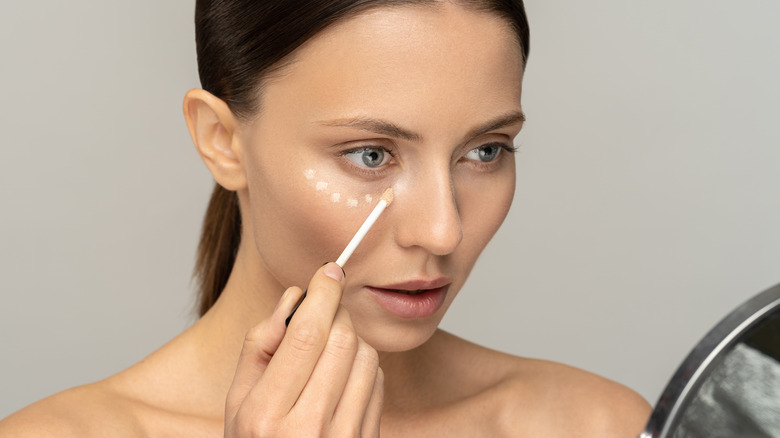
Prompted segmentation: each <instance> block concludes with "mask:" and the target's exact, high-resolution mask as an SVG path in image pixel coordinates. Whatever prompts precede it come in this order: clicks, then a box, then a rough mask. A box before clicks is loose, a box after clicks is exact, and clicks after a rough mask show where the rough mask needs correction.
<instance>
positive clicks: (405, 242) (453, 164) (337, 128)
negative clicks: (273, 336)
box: [239, 2, 523, 351]
mask: <svg viewBox="0 0 780 438" xmlns="http://www.w3.org/2000/svg"><path fill="white" fill-rule="evenodd" d="M291 61H292V62H291V63H290V64H289V65H286V66H285V67H284V68H282V69H281V70H280V71H279V72H278V73H277V74H275V75H274V76H273V77H271V78H269V79H268V81H267V82H266V83H265V84H264V87H263V92H262V97H261V108H262V109H261V111H260V113H259V115H258V117H257V118H256V119H255V120H254V121H252V122H248V123H246V124H244V125H242V126H241V127H240V129H239V139H240V141H241V143H242V156H243V157H242V159H243V161H244V163H245V169H246V172H247V178H248V188H247V189H246V192H245V193H243V194H242V199H244V200H248V202H249V205H242V209H243V210H244V212H245V217H247V215H249V220H248V222H249V223H248V224H245V227H250V226H251V230H247V229H246V228H245V234H244V235H245V236H249V235H251V236H253V238H254V243H255V249H256V251H257V254H258V257H259V258H260V260H261V264H262V265H261V266H258V270H260V271H267V273H268V274H270V275H271V276H272V277H273V278H274V279H275V280H276V281H278V282H279V284H280V285H282V286H284V287H288V286H292V285H297V286H300V287H305V286H306V285H307V284H308V281H309V279H310V276H311V275H312V273H313V272H314V270H315V269H317V268H318V267H319V266H320V265H322V263H323V262H325V261H329V260H330V261H332V260H335V259H336V258H337V257H338V255H339V254H340V253H341V251H342V250H343V249H344V247H345V246H346V245H347V243H348V242H349V240H350V239H351V238H352V236H353V235H354V234H355V232H356V231H357V229H358V228H359V226H360V224H361V223H362V222H363V220H364V219H365V218H366V216H367V215H368V213H369V212H370V211H371V209H372V208H373V207H374V205H375V204H376V202H377V200H378V199H379V197H380V196H381V194H382V192H383V191H384V190H385V189H386V188H388V187H392V188H393V191H394V201H393V203H392V204H391V205H390V206H389V207H388V209H387V210H386V211H385V212H384V213H383V215H382V216H381V217H380V218H379V220H378V221H377V223H376V224H375V225H374V227H373V228H372V229H371V231H370V232H369V233H368V235H367V236H366V238H365V240H364V241H363V243H361V245H360V246H359V247H358V249H357V251H355V253H354V254H353V256H352V258H351V259H350V260H349V261H348V262H347V264H346V266H345V267H344V268H345V271H346V273H347V277H346V287H345V290H344V296H343V300H342V303H343V305H344V306H345V307H346V308H347V310H348V311H349V314H350V316H351V317H352V320H353V323H354V325H355V328H356V330H357V332H358V334H359V335H360V336H361V337H363V339H365V340H366V341H367V342H369V344H371V345H372V346H373V347H374V348H376V349H378V350H380V351H398V350H406V349H410V348H413V347H415V346H417V345H419V344H421V343H422V342H424V341H425V340H426V339H428V338H429V337H430V336H431V334H432V333H433V331H434V330H435V328H436V327H437V326H438V324H439V322H440V321H441V319H442V317H443V316H444V313H445V311H446V309H447V308H448V307H449V305H450V303H451V302H452V300H453V299H454V298H455V295H456V294H457V292H458V291H459V290H460V289H461V287H462V286H463V283H464V282H465V281H466V277H467V276H468V274H469V272H470V271H471V268H472V267H473V265H474V262H475V261H476V259H477V257H478V255H479V254H480V252H481V251H482V250H483V248H484V247H485V245H486V244H487V242H488V241H489V240H490V238H491V237H492V236H493V234H494V233H495V232H496V230H497V229H498V227H499V225H500V224H501V222H502V221H503V220H504V217H505V216H506V214H507V211H508V209H509V206H510V204H511V201H512V196H513V193H514V186H515V164H514V157H513V153H512V152H510V149H511V148H512V144H513V143H512V140H513V138H514V137H515V136H516V135H517V134H518V132H519V131H520V128H521V126H522V120H523V117H522V112H521V107H520V92H521V79H522V74H523V69H522V60H521V51H520V47H519V44H518V43H517V40H516V36H515V33H514V32H513V31H512V29H511V27H510V26H509V24H508V23H507V22H505V21H504V20H503V19H501V18H498V17H496V16H494V15H491V14H488V13H483V12H474V11H471V10H467V9H463V8H461V7H459V6H454V5H452V4H450V3H447V2H442V3H441V4H439V5H438V6H437V7H410V6H402V7H392V8H389V7H384V8H377V9H373V10H371V11H368V12H366V13H363V14H361V15H359V16H357V17H354V18H351V19H348V20H345V21H343V22H340V23H338V24H336V25H334V26H331V27H330V28H328V29H326V30H325V31H323V32H321V33H320V34H318V35H317V36H315V37H314V38H312V39H311V40H309V41H308V42H307V43H306V44H304V45H303V46H302V47H301V48H299V49H298V50H297V51H296V52H295V53H294V56H293V57H292V58H291ZM421 290H422V291H423V292H424V293H420V291H421Z"/></svg>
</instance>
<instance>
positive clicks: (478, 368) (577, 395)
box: [437, 332, 651, 438]
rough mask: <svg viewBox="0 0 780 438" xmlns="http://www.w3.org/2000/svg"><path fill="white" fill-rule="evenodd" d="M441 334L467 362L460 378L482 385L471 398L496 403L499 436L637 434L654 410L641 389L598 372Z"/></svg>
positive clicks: (604, 437)
mask: <svg viewBox="0 0 780 438" xmlns="http://www.w3.org/2000/svg"><path fill="white" fill-rule="evenodd" d="M437 336H438V337H439V339H438V342H441V345H442V346H444V347H446V348H448V349H451V350H450V351H457V352H458V354H459V355H460V357H461V358H463V359H465V360H464V361H463V362H465V363H467V364H468V366H467V367H463V368H462V374H460V375H459V376H458V380H460V381H462V382H472V384H473V385H472V387H473V388H479V387H481V388H482V390H481V391H475V392H474V394H475V395H474V397H471V399H472V400H473V402H474V403H476V404H478V405H480V406H490V407H491V408H490V411H491V412H492V414H491V415H490V416H491V417H492V418H491V422H492V423H493V425H492V426H493V427H497V428H498V430H494V433H493V435H494V436H534V437H557V436H567V437H568V436H578V437H590V436H593V437H599V438H608V437H632V436H637V435H639V433H640V432H641V431H642V428H643V427H644V425H645V423H646V422H647V419H648V417H649V415H650V411H651V408H650V405H649V404H648V403H647V401H645V400H644V399H643V398H642V397H641V396H640V395H639V394H637V393H636V392H634V391H633V390H631V389H630V388H628V387H626V386H624V385H621V384H619V383H617V382H614V381H611V380H609V379H606V378H604V377H601V376H598V375H596V374H593V373H590V372H587V371H584V370H581V369H577V368H574V367H571V366H567V365H563V364H560V363H556V362H551V361H546V360H539V359H529V358H524V357H518V356H514V355H510V354H507V353H502V352H499V351H495V350H491V349H489V348H485V347H482V346H479V345H476V344H473V343H471V342H468V341H465V340H463V339H460V338H457V337H456V336H453V335H450V334H447V333H443V332H442V333H440V334H438V335H437ZM459 362H460V361H459ZM468 386H469V385H466V387H468ZM491 429H492V427H491Z"/></svg>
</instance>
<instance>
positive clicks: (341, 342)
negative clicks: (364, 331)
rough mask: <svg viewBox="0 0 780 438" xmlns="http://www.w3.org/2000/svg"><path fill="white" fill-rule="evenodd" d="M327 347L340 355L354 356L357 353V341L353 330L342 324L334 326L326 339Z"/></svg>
mask: <svg viewBox="0 0 780 438" xmlns="http://www.w3.org/2000/svg"><path fill="white" fill-rule="evenodd" d="M328 346H329V347H330V348H332V349H334V350H336V351H338V352H340V353H349V354H352V355H354V354H355V352H356V351H358V339H357V335H356V334H355V332H354V330H352V328H351V327H347V326H346V325H344V324H337V325H334V326H333V327H332V328H331V330H330V336H329V337H328Z"/></svg>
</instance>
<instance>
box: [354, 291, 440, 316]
mask: <svg viewBox="0 0 780 438" xmlns="http://www.w3.org/2000/svg"><path fill="white" fill-rule="evenodd" d="M366 289H368V291H369V292H371V296H372V297H373V298H374V300H376V302H377V303H379V305H380V306H382V307H384V309H385V310H387V311H388V312H390V313H392V314H393V315H395V316H398V317H400V318H406V319H419V318H427V317H429V316H431V315H433V314H435V313H436V312H437V311H438V310H439V309H441V306H442V305H443V304H444V299H445V298H446V297H447V289H449V285H447V286H442V287H437V288H436V289H429V290H427V291H425V292H423V293H421V294H417V295H409V294H405V293H401V292H394V291H392V290H388V289H380V288H376V287H370V286H368V287H366Z"/></svg>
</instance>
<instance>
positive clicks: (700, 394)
mask: <svg viewBox="0 0 780 438" xmlns="http://www.w3.org/2000/svg"><path fill="white" fill-rule="evenodd" d="M639 437H640V438H651V437H652V438H705V437H706V438H721V437H723V438H725V437H730V438H731V437H740V438H753V437H756V438H764V437H780V284H778V285H776V286H774V287H772V288H770V289H768V290H766V291H764V292H762V293H760V294H758V295H756V296H754V297H753V298H751V299H750V300H748V301H747V302H745V303H744V304H742V305H741V306H739V307H737V308H736V309H735V310H734V311H732V312H731V313H730V314H729V315H728V316H726V317H725V318H724V319H723V320H722V321H720V322H719V323H718V324H717V325H716V326H715V327H714V328H713V329H712V330H710V332H709V333H707V335H706V336H704V338H703V339H702V340H701V341H700V342H699V343H698V345H696V347H695V348H694V349H693V350H692V351H691V352H690V354H688V357H686V358H685V360H684V361H683V363H682V364H681V365H680V367H679V368H678V369H677V371H676V372H675V373H674V376H673V377H672V379H671V380H670V381H669V384H668V385H667V386H666V389H664V391H663V393H662V394H661V397H660V398H659V400H658V402H657V403H656V405H655V409H654V410H653V413H652V414H651V415H650V420H649V421H648V423H647V426H646V427H645V431H644V432H642V434H640V435H639Z"/></svg>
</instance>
